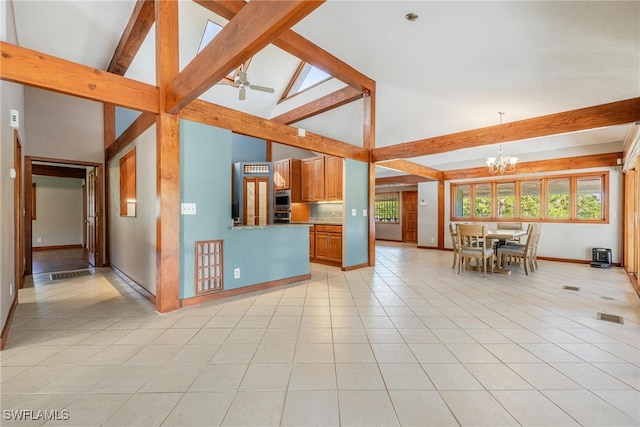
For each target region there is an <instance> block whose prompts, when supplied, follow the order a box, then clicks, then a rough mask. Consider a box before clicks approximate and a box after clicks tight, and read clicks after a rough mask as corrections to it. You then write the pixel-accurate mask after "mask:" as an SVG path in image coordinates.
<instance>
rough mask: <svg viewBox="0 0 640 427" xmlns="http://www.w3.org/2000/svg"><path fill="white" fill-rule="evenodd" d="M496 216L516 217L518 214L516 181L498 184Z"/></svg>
mask: <svg viewBox="0 0 640 427" xmlns="http://www.w3.org/2000/svg"><path fill="white" fill-rule="evenodd" d="M497 189H498V198H497V199H496V202H497V205H496V218H515V216H516V184H515V182H507V183H499V184H497Z"/></svg>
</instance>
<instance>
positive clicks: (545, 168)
mask: <svg viewBox="0 0 640 427" xmlns="http://www.w3.org/2000/svg"><path fill="white" fill-rule="evenodd" d="M619 159H622V153H606V154H593V155H589V156H578V157H564V158H559V159H551V160H538V161H534V162H523V163H518V164H517V166H516V173H515V174H505V175H492V174H490V173H489V169H488V168H487V167H486V166H483V167H478V168H472V169H456V170H451V171H446V172H444V177H445V179H446V180H454V179H467V178H486V177H490V176H493V177H495V176H499V177H504V178H507V177H509V175H516V174H517V175H524V174H530V173H540V172H556V171H564V170H575V169H589V168H603V167H612V166H618V160H619Z"/></svg>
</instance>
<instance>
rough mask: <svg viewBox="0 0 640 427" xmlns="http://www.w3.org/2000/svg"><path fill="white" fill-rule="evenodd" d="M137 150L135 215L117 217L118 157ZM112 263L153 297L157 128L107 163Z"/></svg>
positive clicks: (118, 195)
mask: <svg viewBox="0 0 640 427" xmlns="http://www.w3.org/2000/svg"><path fill="white" fill-rule="evenodd" d="M134 146H135V147H136V198H137V206H136V216H135V217H121V216H120V158H121V157H122V156H123V155H125V154H126V153H128V152H129V151H130V150H131V149H132V148H133V147H134ZM108 167H109V238H110V240H109V248H110V259H111V264H112V265H113V266H114V267H116V268H117V269H118V270H120V271H122V272H123V273H124V274H126V275H127V276H128V277H130V278H131V279H132V280H133V281H135V282H136V283H137V284H139V285H140V286H142V287H143V288H145V289H146V290H148V291H149V292H151V293H152V294H154V295H155V294H156V197H155V196H156V127H155V125H153V126H151V127H150V128H149V129H147V130H146V131H145V132H144V133H143V134H142V135H140V137H138V139H136V140H135V141H134V142H133V143H132V144H131V145H129V146H128V147H127V148H125V149H124V150H122V151H121V152H120V153H119V154H118V155H117V156H116V157H115V158H114V159H112V160H111V161H110V162H109V166H108Z"/></svg>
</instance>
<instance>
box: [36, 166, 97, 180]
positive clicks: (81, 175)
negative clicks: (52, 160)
mask: <svg viewBox="0 0 640 427" xmlns="http://www.w3.org/2000/svg"><path fill="white" fill-rule="evenodd" d="M31 173H32V174H33V175H44V176H57V177H60V178H78V179H85V178H86V176H87V170H86V169H85V168H70V167H67V166H52V165H39V164H37V163H34V164H33V166H32V169H31Z"/></svg>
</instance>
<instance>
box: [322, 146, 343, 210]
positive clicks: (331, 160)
mask: <svg viewBox="0 0 640 427" xmlns="http://www.w3.org/2000/svg"><path fill="white" fill-rule="evenodd" d="M342 163H343V161H342V158H341V157H336V156H327V157H325V164H324V177H325V178H324V179H325V186H324V196H325V197H324V199H325V200H342Z"/></svg>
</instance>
